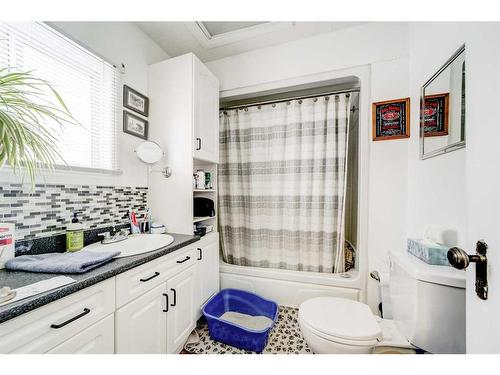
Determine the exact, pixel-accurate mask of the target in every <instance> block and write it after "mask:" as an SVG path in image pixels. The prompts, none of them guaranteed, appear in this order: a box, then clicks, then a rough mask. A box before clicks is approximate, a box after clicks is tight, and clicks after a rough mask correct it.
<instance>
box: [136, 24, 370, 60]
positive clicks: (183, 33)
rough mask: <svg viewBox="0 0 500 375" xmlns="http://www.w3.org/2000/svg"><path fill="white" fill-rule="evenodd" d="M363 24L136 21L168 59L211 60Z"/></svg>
mask: <svg viewBox="0 0 500 375" xmlns="http://www.w3.org/2000/svg"><path fill="white" fill-rule="evenodd" d="M362 23H363V22H262V21H261V22H257V21H248V22H136V25H137V26H138V27H139V28H140V29H141V30H142V31H144V32H145V33H146V34H147V35H148V36H149V37H150V38H151V39H152V40H154V41H155V42H156V43H157V44H158V45H159V46H160V47H161V48H163V50H165V52H166V53H167V54H168V55H169V56H170V57H175V56H179V55H182V54H185V53H188V52H193V53H194V54H196V55H197V56H198V57H199V58H200V59H201V60H203V61H211V60H216V59H220V58H223V57H227V56H231V55H236V54H239V53H243V52H247V51H250V50H254V49H258V48H264V47H268V46H272V45H276V44H280V43H286V42H289V41H293V40H297V39H301V38H306V37H309V36H313V35H316V34H322V33H327V32H332V31H337V30H341V29H345V28H348V27H353V26H357V25H360V24H362Z"/></svg>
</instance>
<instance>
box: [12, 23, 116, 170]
mask: <svg viewBox="0 0 500 375" xmlns="http://www.w3.org/2000/svg"><path fill="white" fill-rule="evenodd" d="M34 23H36V24H38V25H41V26H43V27H44V28H45V29H47V30H49V31H50V32H53V33H54V34H55V35H57V36H58V37H60V38H61V39H63V40H64V41H66V42H68V43H69V44H71V45H72V46H74V47H77V48H78V49H80V50H81V51H83V52H85V53H86V54H88V55H90V56H92V57H93V58H95V59H97V60H99V61H100V62H102V63H103V64H106V65H107V66H108V67H112V68H113V69H115V70H116V72H115V76H114V79H115V86H116V87H115V90H116V92H115V93H114V98H115V103H114V104H113V107H114V121H113V123H114V124H113V125H114V131H113V137H114V141H113V144H114V150H113V156H112V159H113V161H112V163H113V164H114V168H113V169H105V168H99V167H91V166H81V165H70V164H69V163H68V165H66V164H60V163H57V164H55V165H54V169H55V170H56V172H63V171H69V172H71V171H73V172H83V173H89V174H105V175H120V174H122V173H123V171H122V170H121V169H120V150H119V144H118V139H119V135H118V134H119V132H120V130H121V127H120V126H119V124H120V123H121V120H120V118H121V105H120V104H121V103H120V99H121V97H122V95H121V90H122V79H121V72H120V71H119V70H118V69H117V68H116V65H115V64H113V63H112V62H110V61H109V60H107V59H106V58H104V57H102V56H100V55H99V54H97V53H95V52H94V51H92V50H91V49H89V48H88V47H87V46H85V45H83V44H81V43H80V42H78V41H75V40H74V39H73V38H71V37H69V36H67V35H66V34H65V33H64V32H62V31H61V30H59V29H58V28H57V27H55V26H54V25H52V24H50V23H48V22H34ZM63 99H64V97H63ZM70 109H71V108H70ZM91 139H92V135H91ZM4 167H5V169H10V170H12V168H10V167H9V166H8V165H5V166H4ZM42 171H44V169H43V168H42Z"/></svg>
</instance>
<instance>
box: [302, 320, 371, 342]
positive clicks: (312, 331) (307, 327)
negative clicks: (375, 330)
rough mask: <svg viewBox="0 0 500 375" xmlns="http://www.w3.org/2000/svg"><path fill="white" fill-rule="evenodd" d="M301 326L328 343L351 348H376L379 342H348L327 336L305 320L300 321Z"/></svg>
mask: <svg viewBox="0 0 500 375" xmlns="http://www.w3.org/2000/svg"><path fill="white" fill-rule="evenodd" d="M299 320H300V319H299ZM300 325H301V329H302V330H308V332H309V333H310V334H313V335H316V336H318V337H321V338H322V339H324V340H327V341H329V342H332V343H338V344H342V345H350V346H366V347H370V348H371V347H374V346H376V345H377V344H378V342H379V341H378V339H377V338H375V339H371V340H356V339H353V340H348V339H344V338H340V337H335V336H332V335H328V334H325V333H323V332H320V331H318V330H316V329H314V328H313V327H311V326H310V325H308V324H307V323H306V322H304V321H303V320H300Z"/></svg>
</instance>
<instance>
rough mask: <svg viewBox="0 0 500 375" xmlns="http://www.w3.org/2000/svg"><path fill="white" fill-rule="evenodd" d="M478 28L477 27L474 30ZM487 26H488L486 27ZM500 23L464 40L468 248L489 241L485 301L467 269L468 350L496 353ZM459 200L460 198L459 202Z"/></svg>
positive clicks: (499, 346) (499, 343)
mask: <svg viewBox="0 0 500 375" xmlns="http://www.w3.org/2000/svg"><path fill="white" fill-rule="evenodd" d="M476 29H477V28H476ZM486 29H488V30H486ZM499 32H500V27H499V26H498V25H496V24H490V25H482V27H481V28H480V30H471V33H470V35H469V38H470V39H469V40H468V41H466V67H467V72H466V74H467V78H466V79H467V81H466V90H467V92H466V98H467V99H466V100H467V109H466V116H467V120H466V126H467V130H466V177H467V202H466V204H467V249H464V250H465V251H466V252H467V253H469V254H475V252H476V249H475V247H476V242H477V241H478V240H484V241H485V242H486V244H487V245H488V251H487V254H486V256H487V259H488V272H487V276H488V289H489V290H488V299H487V300H482V299H480V298H478V297H477V295H476V291H475V285H474V284H475V280H476V278H475V268H476V265H475V263H471V264H470V265H469V267H468V268H467V271H466V272H467V291H466V294H467V297H466V299H467V301H466V304H467V308H466V314H467V327H466V335H467V348H466V349H467V353H500V146H499V145H500V127H499V120H498V119H499V118H500V105H499V103H500V75H499V67H500V43H499V41H498V35H499ZM457 203H458V202H457Z"/></svg>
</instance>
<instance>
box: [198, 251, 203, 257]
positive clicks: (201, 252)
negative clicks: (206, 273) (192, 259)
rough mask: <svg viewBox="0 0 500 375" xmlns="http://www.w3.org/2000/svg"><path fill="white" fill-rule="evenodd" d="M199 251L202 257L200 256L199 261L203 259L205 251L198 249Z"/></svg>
mask: <svg viewBox="0 0 500 375" xmlns="http://www.w3.org/2000/svg"><path fill="white" fill-rule="evenodd" d="M198 251H199V252H200V255H199V256H198V260H202V259H203V250H202V249H201V248H198Z"/></svg>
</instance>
